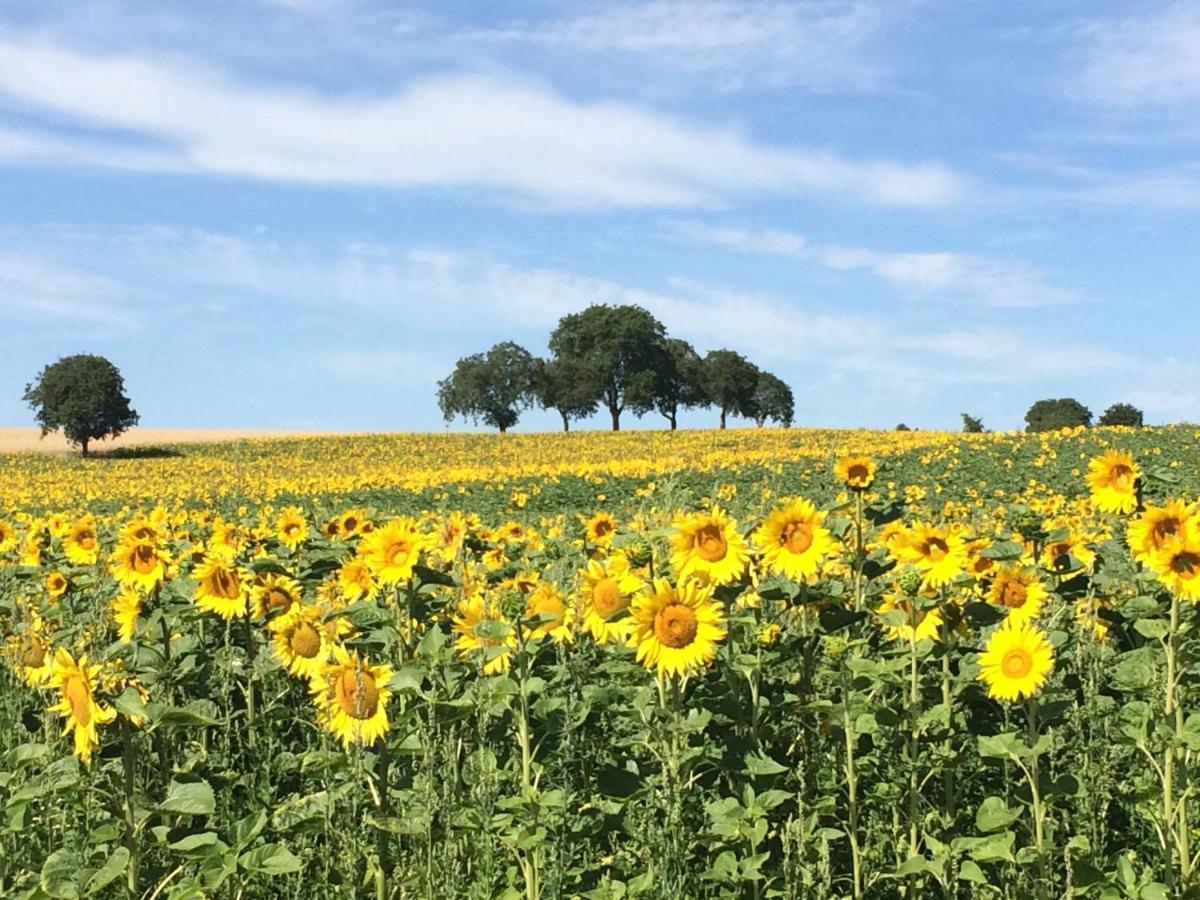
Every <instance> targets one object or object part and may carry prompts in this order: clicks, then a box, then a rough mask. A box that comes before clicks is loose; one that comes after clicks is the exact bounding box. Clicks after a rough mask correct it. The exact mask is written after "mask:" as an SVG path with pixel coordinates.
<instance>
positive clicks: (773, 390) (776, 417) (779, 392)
mask: <svg viewBox="0 0 1200 900" xmlns="http://www.w3.org/2000/svg"><path fill="white" fill-rule="evenodd" d="M751 406H752V407H753V411H754V424H755V425H757V426H758V427H759V428H762V427H763V425H764V424H766V421H767V420H768V419H770V420H771V421H773V422H778V423H779V424H780V425H782V426H783V427H784V428H791V427H792V416H793V415H794V414H795V412H796V404H795V401H794V400H793V398H792V389H791V388H790V387H788V386H787V384H785V383H784V382H783V381H782V380H780V379H779V378H777V377H775V376H774V375H772V374H771V373H770V372H759V373H758V384H756V385H755V387H754V395H753V397H752V398H751Z"/></svg>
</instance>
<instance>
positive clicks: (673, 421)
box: [671, 413, 679, 431]
mask: <svg viewBox="0 0 1200 900" xmlns="http://www.w3.org/2000/svg"><path fill="white" fill-rule="evenodd" d="M678 425H679V423H678V422H676V421H675V413H671V430H672V431H674V430H675V429H676V428H677V427H678Z"/></svg>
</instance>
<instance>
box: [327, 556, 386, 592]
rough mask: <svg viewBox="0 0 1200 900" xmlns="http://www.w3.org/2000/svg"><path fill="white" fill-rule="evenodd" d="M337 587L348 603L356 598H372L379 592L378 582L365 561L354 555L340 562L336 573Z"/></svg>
mask: <svg viewBox="0 0 1200 900" xmlns="http://www.w3.org/2000/svg"><path fill="white" fill-rule="evenodd" d="M337 583H338V588H339V589H340V590H341V592H342V597H344V598H345V600H346V601H347V602H349V603H353V602H355V601H356V600H373V599H374V598H375V595H376V594H377V593H379V584H378V582H376V581H375V576H374V575H372V574H371V569H370V567H369V566H368V565H367V563H366V561H365V560H364V559H363V558H362V557H359V556H355V557H353V558H351V559H348V560H346V561H345V562H344V563H342V567H341V568H340V569H338V573H337Z"/></svg>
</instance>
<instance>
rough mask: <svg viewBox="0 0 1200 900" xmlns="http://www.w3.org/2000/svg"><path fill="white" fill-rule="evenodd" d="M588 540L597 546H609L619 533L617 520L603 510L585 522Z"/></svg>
mask: <svg viewBox="0 0 1200 900" xmlns="http://www.w3.org/2000/svg"><path fill="white" fill-rule="evenodd" d="M584 532H585V533H586V534H587V541H588V543H589V544H592V545H593V546H596V547H608V546H610V545H611V544H612V540H613V538H614V537H615V536H616V533H617V520H616V519H614V518H613V517H612V515H611V514H609V513H606V512H604V511H603V510H601V511H600V512H598V513H596V514H595V515H594V516H592V517H591V518H590V519H588V520H587V522H585V523H584Z"/></svg>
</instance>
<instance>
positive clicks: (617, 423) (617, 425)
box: [609, 406, 621, 431]
mask: <svg viewBox="0 0 1200 900" xmlns="http://www.w3.org/2000/svg"><path fill="white" fill-rule="evenodd" d="M609 412H611V413H612V425H613V431H620V430H621V411H620V410H619V409H617V408H616V407H615V406H610V407H609Z"/></svg>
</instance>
